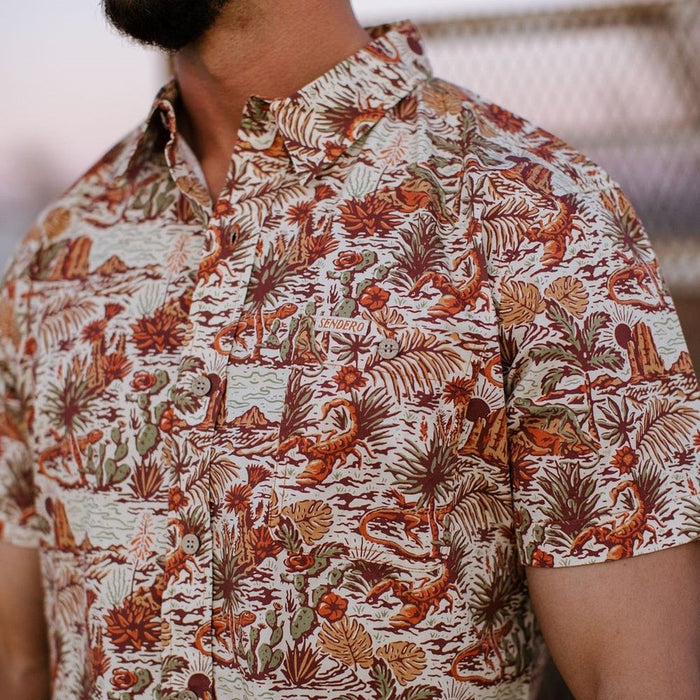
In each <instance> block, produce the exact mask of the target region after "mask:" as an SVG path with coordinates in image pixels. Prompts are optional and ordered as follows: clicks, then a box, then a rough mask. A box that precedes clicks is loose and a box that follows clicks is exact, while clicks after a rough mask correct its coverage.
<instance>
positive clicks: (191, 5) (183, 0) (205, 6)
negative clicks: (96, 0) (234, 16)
mask: <svg viewBox="0 0 700 700" xmlns="http://www.w3.org/2000/svg"><path fill="white" fill-rule="evenodd" d="M230 1H231V0H102V5H103V8H104V12H105V15H106V16H107V19H108V20H109V21H110V23H111V24H112V25H113V26H114V27H116V28H117V29H118V30H119V31H120V32H121V33H122V34H125V35H126V36H129V37H131V38H132V39H136V41H138V42H139V43H141V44H148V45H150V46H157V47H159V48H161V49H165V50H167V51H178V50H179V49H181V48H183V46H187V45H188V44H190V43H192V42H193V41H195V40H196V39H198V38H199V37H201V36H202V34H204V32H206V31H207V29H209V27H211V26H212V25H213V24H214V22H215V21H216V18H217V17H218V16H219V14H220V13H221V10H222V9H223V7H224V5H227V4H228V3H229V2H230Z"/></svg>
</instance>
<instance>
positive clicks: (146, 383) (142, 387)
mask: <svg viewBox="0 0 700 700" xmlns="http://www.w3.org/2000/svg"><path fill="white" fill-rule="evenodd" d="M156 381H157V380H156V375H155V374H153V373H152V372H143V371H140V372H136V374H134V377H133V379H132V380H131V388H132V389H133V390H134V391H147V390H148V389H150V388H151V387H152V386H153V385H154V384H155V383H156Z"/></svg>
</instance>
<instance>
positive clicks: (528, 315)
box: [501, 280, 545, 328]
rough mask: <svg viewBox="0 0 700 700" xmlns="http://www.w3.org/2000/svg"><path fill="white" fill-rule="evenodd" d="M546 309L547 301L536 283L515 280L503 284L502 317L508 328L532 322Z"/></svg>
mask: <svg viewBox="0 0 700 700" xmlns="http://www.w3.org/2000/svg"><path fill="white" fill-rule="evenodd" d="M544 309H545V301H544V299H543V298H542V296H541V294H540V292H539V289H537V287H536V286H535V285H534V284H530V283H529V282H520V281H517V280H514V281H512V282H505V283H504V284H503V285H502V286H501V319H502V321H503V325H504V326H505V327H506V328H507V327H508V326H514V325H516V324H520V323H532V321H533V320H534V319H535V316H537V314H539V313H542V312H543V311H544Z"/></svg>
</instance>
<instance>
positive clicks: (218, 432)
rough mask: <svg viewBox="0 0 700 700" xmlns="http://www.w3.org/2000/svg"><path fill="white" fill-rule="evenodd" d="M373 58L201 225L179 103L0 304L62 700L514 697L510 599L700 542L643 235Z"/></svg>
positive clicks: (9, 528) (34, 242) (668, 332)
mask: <svg viewBox="0 0 700 700" xmlns="http://www.w3.org/2000/svg"><path fill="white" fill-rule="evenodd" d="M372 32H373V39H372V41H371V43H370V44H368V45H367V46H366V47H365V48H364V49H362V50H361V51H360V52H358V53H357V54H356V55H354V56H352V57H351V58H349V59H347V60H346V61H344V62H342V63H340V64H339V65H337V66H335V67H334V68H332V69H331V70H330V71H329V72H328V73H327V74H326V75H324V76H322V77H320V78H319V79H317V80H315V81H314V82H312V83H310V84H309V85H308V86H306V87H305V88H303V89H302V90H300V91H299V92H298V93H296V94H294V95H292V96H290V97H287V98H284V99H277V100H262V99H259V98H251V100H250V101H249V102H248V104H247V106H246V110H245V113H244V120H243V127H242V130H241V134H240V138H239V140H238V142H237V144H236V149H235V151H234V153H233V154H232V158H231V163H230V170H229V173H228V179H227V184H226V187H225V189H224V191H223V192H222V194H221V196H220V197H219V199H218V200H217V201H216V202H213V201H211V199H210V196H209V194H208V191H207V189H206V187H205V186H204V185H203V183H202V182H201V181H200V179H199V178H198V176H197V173H196V171H195V169H193V167H192V166H191V164H190V161H189V160H188V157H187V156H186V153H187V152H186V150H185V149H184V147H183V144H182V139H181V136H180V135H179V134H178V130H177V117H178V112H177V103H178V93H177V89H178V88H177V84H176V83H175V82H172V83H169V84H168V85H167V86H166V87H165V88H164V89H163V90H162V91H161V93H160V94H159V95H158V97H157V99H156V101H155V104H154V106H153V109H152V112H151V115H150V116H149V117H148V119H147V120H146V121H145V122H144V123H143V124H142V125H141V127H139V128H138V129H137V130H136V131H135V132H133V133H132V134H130V135H129V136H127V137H126V138H125V139H124V140H123V141H122V142H121V143H119V144H118V145H117V146H116V147H114V148H113V149H112V150H111V151H110V152H109V153H108V154H107V155H106V156H104V157H103V158H102V159H101V160H100V161H99V162H98V163H97V164H96V165H95V166H94V167H93V168H91V169H90V170H89V171H88V172H87V173H86V174H85V175H84V176H83V177H82V178H81V179H80V180H79V181H78V182H77V183H76V184H75V185H74V186H72V187H71V188H70V189H69V190H68V191H67V192H66V193H65V195H63V196H62V197H61V198H60V199H59V200H58V201H57V202H55V203H54V204H52V205H51V206H50V207H49V208H48V209H47V211H46V212H45V213H44V214H43V215H42V216H41V217H40V219H39V220H38V222H37V224H36V226H35V227H33V228H32V230H31V231H30V232H29V234H28V235H27V237H26V238H25V240H24V242H23V244H22V246H21V247H20V248H19V249H18V251H17V254H16V255H15V257H14V260H13V262H12V264H11V266H10V268H9V270H8V271H7V273H6V274H5V277H4V281H3V284H2V293H1V295H0V328H1V329H2V340H1V344H0V396H1V397H2V402H1V403H0V485H1V488H0V525H1V526H2V537H3V538H4V539H6V540H7V541H9V542H12V543H15V544H19V545H23V546H28V547H38V548H40V551H41V560H42V566H43V575H44V579H45V583H46V611H47V618H48V621H49V640H50V646H51V675H52V686H53V695H54V698H57V699H58V700H65V699H68V698H70V699H72V700H75V699H76V698H77V699H83V700H88V699H94V698H102V699H105V700H130V699H132V698H157V699H162V700H164V699H166V698H192V699H194V698H199V699H200V700H212V699H213V698H219V699H220V700H245V699H248V698H255V699H256V700H273V699H274V700H279V699H283V700H284V699H286V700H301V699H305V700H313V699H320V698H323V699H327V700H368V699H377V700H428V699H432V698H443V699H445V700H468V699H472V698H479V699H486V698H501V699H503V698H527V697H528V693H529V688H530V685H531V680H532V676H533V673H534V669H535V668H536V665H537V660H538V655H539V653H540V649H541V643H540V638H539V634H538V632H537V627H536V624H535V620H534V615H533V611H532V608H531V604H530V601H529V598H528V594H527V588H526V585H525V576H524V571H525V567H527V566H541V567H563V566H577V565H579V564H588V563H593V562H605V561H608V560H613V559H620V558H624V557H631V556H635V555H638V554H642V553H645V552H652V551H655V550H658V549H662V548H665V547H671V546H676V545H680V544H683V543H685V542H689V541H691V540H693V539H695V538H697V536H698V534H699V532H700V503H699V501H698V488H699V486H698V458H697V455H698V447H700V392H699V391H698V385H697V380H696V377H695V374H694V372H693V367H692V364H691V361H690V358H689V355H688V352H687V348H686V345H685V341H684V339H683V335H682V332H681V330H680V327H679V324H678V319H677V316H676V314H675V311H674V308H673V304H672V301H671V298H670V296H669V293H668V290H667V289H666V286H665V284H664V281H663V278H662V276H661V274H660V273H659V268H658V264H657V260H656V258H655V255H654V252H653V250H652V249H651V248H650V245H649V240H648V237H647V235H646V233H645V231H644V229H643V228H642V225H641V224H640V222H639V220H638V218H637V216H636V215H635V213H634V211H633V209H632V208H631V206H630V204H629V202H628V201H627V199H626V198H625V196H624V195H623V193H622V192H621V191H620V189H619V187H618V186H617V185H616V184H615V183H614V182H613V181H611V180H610V179H609V177H608V176H607V175H606V174H605V173H604V172H603V171H601V170H600V168H598V167H597V166H595V165H594V164H593V163H591V162H590V161H588V160H587V159H586V158H585V157H584V156H582V155H581V154H579V153H578V152H576V151H575V150H574V149H572V148H571V147H569V146H568V145H566V144H565V143H563V142H562V141H560V140H559V139H557V138H556V137H554V136H553V135H551V134H549V133H547V132H545V131H543V130H541V129H539V128H537V127H535V126H533V125H532V124H530V123H528V122H527V121H525V120H523V119H521V118H519V117H516V116H514V115H512V114H510V113H509V112H507V111H506V110H504V109H502V108H500V107H498V106H496V105H493V104H491V103H490V102H488V101H487V100H484V99H482V98H480V97H478V96H476V95H474V94H472V93H470V92H468V91H466V90H463V89H461V88H457V87H455V86H452V85H449V84H447V83H445V82H443V81H441V80H439V79H437V78H434V77H433V76H432V75H431V72H430V68H429V65H428V62H427V59H426V57H425V55H424V50H423V47H422V44H421V40H420V37H419V36H418V33H417V31H416V29H415V28H414V27H413V26H412V25H411V24H410V23H401V24H396V25H390V26H385V27H379V28H376V29H374V30H372ZM602 565H604V564H602Z"/></svg>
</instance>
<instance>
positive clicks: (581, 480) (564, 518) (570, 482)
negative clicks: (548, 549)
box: [539, 460, 607, 547]
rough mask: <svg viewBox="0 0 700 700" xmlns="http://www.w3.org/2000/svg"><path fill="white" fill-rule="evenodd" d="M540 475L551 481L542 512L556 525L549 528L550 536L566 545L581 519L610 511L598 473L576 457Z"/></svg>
mask: <svg viewBox="0 0 700 700" xmlns="http://www.w3.org/2000/svg"><path fill="white" fill-rule="evenodd" d="M539 478H540V479H546V481H547V484H548V487H547V491H546V492H545V493H543V498H544V501H545V502H544V503H543V505H542V514H543V515H544V516H545V517H546V518H547V520H548V522H549V523H551V524H552V525H553V526H554V527H552V528H550V529H549V532H550V535H549V537H550V538H552V539H553V540H556V541H557V542H559V543H560V544H562V545H563V546H566V547H569V546H570V545H571V542H572V540H573V538H574V537H575V535H576V534H578V532H579V530H580V528H581V523H589V522H593V521H595V520H596V518H599V517H600V516H601V515H603V514H604V513H605V512H606V511H607V504H605V503H602V502H601V496H600V486H599V484H598V481H597V479H596V477H595V475H593V474H591V473H590V471H589V472H586V470H584V469H583V467H582V466H581V465H580V464H579V463H577V462H576V461H573V460H562V461H561V464H559V465H558V466H556V467H553V468H551V469H547V470H546V474H540V475H539Z"/></svg>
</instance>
